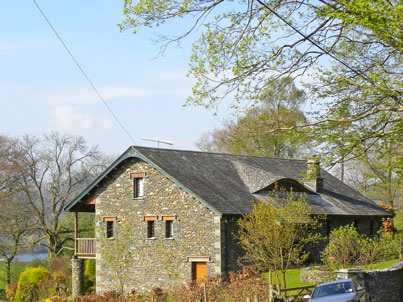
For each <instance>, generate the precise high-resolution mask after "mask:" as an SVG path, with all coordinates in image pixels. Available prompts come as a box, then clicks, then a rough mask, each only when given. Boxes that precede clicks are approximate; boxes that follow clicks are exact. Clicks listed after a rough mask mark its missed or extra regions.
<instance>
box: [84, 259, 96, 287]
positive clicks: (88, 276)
mask: <svg viewBox="0 0 403 302" xmlns="http://www.w3.org/2000/svg"><path fill="white" fill-rule="evenodd" d="M95 270H96V263H95V259H87V260H85V270H84V290H85V293H87V294H90V293H93V292H94V291H95Z"/></svg>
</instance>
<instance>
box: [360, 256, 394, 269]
mask: <svg viewBox="0 0 403 302" xmlns="http://www.w3.org/2000/svg"><path fill="white" fill-rule="evenodd" d="M400 261H401V260H399V259H392V260H386V261H382V262H378V263H375V264H371V265H364V266H362V267H361V269H362V270H373V269H384V268H388V267H391V266H393V264H395V263H397V262H400Z"/></svg>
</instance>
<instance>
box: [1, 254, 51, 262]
mask: <svg viewBox="0 0 403 302" xmlns="http://www.w3.org/2000/svg"><path fill="white" fill-rule="evenodd" d="M46 258H48V253H37V254H21V255H18V256H16V257H15V259H14V261H20V262H31V261H32V260H34V259H41V260H44V259H46ZM1 260H3V259H1ZM1 260H0V262H1Z"/></svg>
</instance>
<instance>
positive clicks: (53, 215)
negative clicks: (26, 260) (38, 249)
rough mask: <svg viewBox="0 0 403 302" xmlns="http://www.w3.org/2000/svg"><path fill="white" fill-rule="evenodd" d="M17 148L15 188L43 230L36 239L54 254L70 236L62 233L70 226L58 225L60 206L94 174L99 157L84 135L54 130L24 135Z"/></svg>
mask: <svg viewBox="0 0 403 302" xmlns="http://www.w3.org/2000/svg"><path fill="white" fill-rule="evenodd" d="M17 152H18V157H17V159H16V160H17V162H18V164H19V165H20V166H21V167H22V168H21V169H22V173H21V178H20V181H19V188H18V189H19V190H20V191H21V192H22V195H23V197H24V201H25V203H26V205H27V207H28V208H29V209H30V211H31V213H32V215H34V216H35V218H36V219H37V223H38V229H39V230H40V231H41V233H42V236H41V237H40V238H38V239H37V240H36V243H39V244H40V245H43V246H45V247H46V248H47V249H48V252H49V255H50V257H53V256H55V255H57V254H59V253H60V252H61V251H62V249H63V245H64V244H65V242H66V241H67V240H70V238H69V237H66V236H63V234H65V233H66V232H69V230H68V229H65V228H62V227H61V225H60V219H61V218H62V216H63V214H64V213H63V208H64V207H65V206H66V205H67V203H68V202H69V201H70V200H71V199H72V198H74V197H75V195H76V194H77V193H78V192H80V191H81V190H82V189H83V187H85V186H86V185H87V184H88V182H89V181H90V180H92V179H93V178H94V177H95V176H96V175H97V172H99V170H100V169H99V166H98V164H97V162H98V160H99V159H101V158H102V157H101V156H100V152H99V151H98V149H97V148H96V147H92V148H89V147H88V146H87V145H86V142H85V140H84V138H83V137H80V136H71V135H66V134H63V135H62V134H59V133H57V132H54V133H51V134H50V135H45V136H44V137H43V138H37V137H33V136H28V135H27V136H24V137H23V138H22V139H21V140H20V141H19V143H18V148H17Z"/></svg>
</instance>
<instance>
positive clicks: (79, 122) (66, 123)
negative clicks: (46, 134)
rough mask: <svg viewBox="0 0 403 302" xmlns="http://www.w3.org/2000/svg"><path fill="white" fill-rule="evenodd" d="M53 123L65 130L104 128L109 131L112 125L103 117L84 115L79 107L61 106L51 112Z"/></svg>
mask: <svg viewBox="0 0 403 302" xmlns="http://www.w3.org/2000/svg"><path fill="white" fill-rule="evenodd" d="M51 122H52V124H54V125H55V126H58V127H61V128H63V129H64V130H66V131H67V130H76V129H89V128H93V127H96V128H102V129H108V128H110V127H111V126H112V123H111V122H110V121H109V120H108V119H106V118H103V117H100V116H96V115H94V114H82V113H79V112H78V107H74V106H73V107H72V106H59V107H57V108H55V109H54V110H52V112H51Z"/></svg>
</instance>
